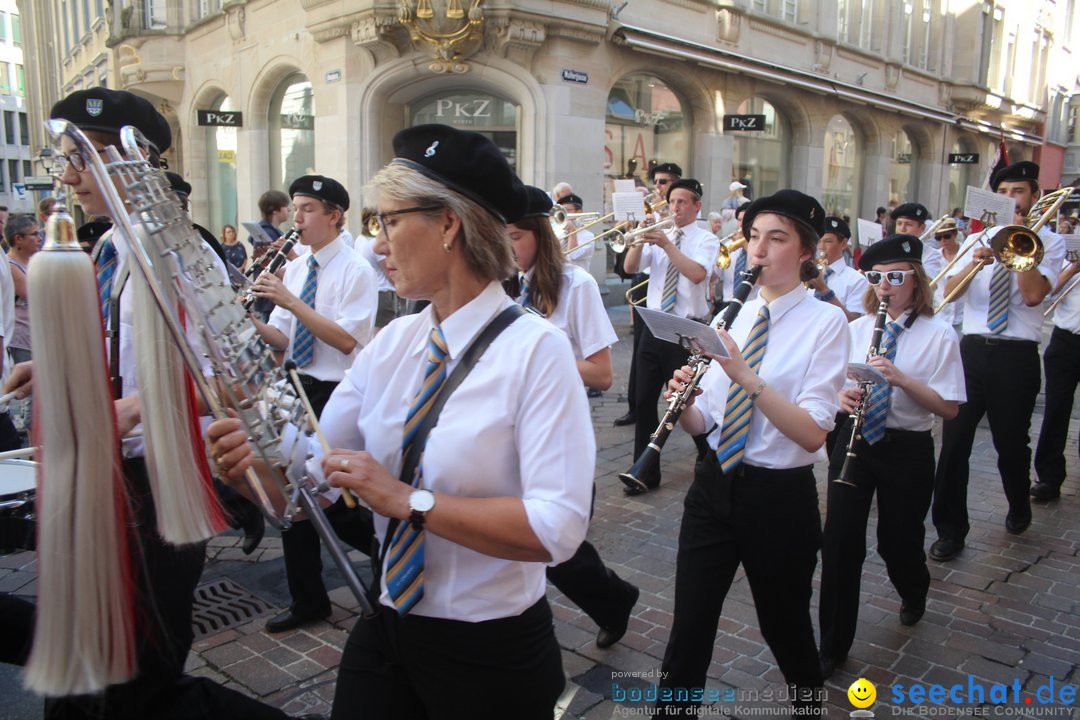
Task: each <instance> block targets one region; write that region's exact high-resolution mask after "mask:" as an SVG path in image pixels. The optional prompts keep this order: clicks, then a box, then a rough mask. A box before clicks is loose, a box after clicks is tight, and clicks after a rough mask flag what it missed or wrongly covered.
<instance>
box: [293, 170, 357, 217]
mask: <svg viewBox="0 0 1080 720" xmlns="http://www.w3.org/2000/svg"><path fill="white" fill-rule="evenodd" d="M294 195H305V196H307V197H313V198H315V199H317V200H325V201H326V202H328V203H330V204H331V205H337V206H338V207H339V208H341V211H342V212H344V211H346V210H348V209H349V191H348V190H346V189H345V186H344V185H342V184H341V183H339V182H338V181H337V180H335V179H334V178H328V177H326V176H325V175H304V176H303V177H298V178H296V179H295V180H293V181H292V185H290V186H289V197H293V196H294Z"/></svg>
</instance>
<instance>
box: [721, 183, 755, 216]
mask: <svg viewBox="0 0 1080 720" xmlns="http://www.w3.org/2000/svg"><path fill="white" fill-rule="evenodd" d="M745 189H746V185H743V184H742V183H741V182H739V181H738V180H735V181H734V182H732V183H731V184H730V185H728V192H730V193H731V194H730V195H728V196H727V199H726V200H724V204H723V205H721V206H720V207H721V209H724V210H738V209H739V208H741V207H742V206H743V205H745V204H746V203H748V202H750V200H749V199H747V198H745V197H743V190H745Z"/></svg>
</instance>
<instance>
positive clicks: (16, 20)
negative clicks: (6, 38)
mask: <svg viewBox="0 0 1080 720" xmlns="http://www.w3.org/2000/svg"><path fill="white" fill-rule="evenodd" d="M11 42H13V43H14V44H15V45H22V18H20V17H19V16H18V15H12V16H11Z"/></svg>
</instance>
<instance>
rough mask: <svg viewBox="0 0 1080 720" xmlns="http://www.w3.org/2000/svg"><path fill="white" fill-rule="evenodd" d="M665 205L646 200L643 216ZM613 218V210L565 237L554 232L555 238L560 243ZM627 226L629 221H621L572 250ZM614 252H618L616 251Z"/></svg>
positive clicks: (565, 251) (664, 202) (568, 252)
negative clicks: (653, 203)
mask: <svg viewBox="0 0 1080 720" xmlns="http://www.w3.org/2000/svg"><path fill="white" fill-rule="evenodd" d="M666 205H667V200H661V201H660V202H658V203H656V204H655V205H652V204H650V203H649V201H648V200H645V214H646V215H650V214H653V213H656V212H659V211H660V210H661V209H662V208H663V207H664V206H666ZM613 217H615V211H614V210H612V211H611V212H609V213H608V214H607V215H601V216H600V217H598V218H596V219H595V220H593V221H592V222H589V223H586V224H585V225H582V226H581V227H575V228H574V229H573V230H571V231H570V232H568V233H566V234H565V235H560V234H559V232H558V231H557V230H556V232H555V236H556V237H558V238H559V241H560V242H561V241H563V240H565V239H566V238H568V237H570V236H571V235H573V234H575V233H579V232H581V231H582V230H588V229H589V228H591V227H592V226H593V225H599V224H600V223H603V222H607V221H608V220H610V219H611V218H613ZM629 224H630V221H629V220H623V221H622V222H620V223H619V224H618V225H616V226H615V227H613V228H611V229H609V230H605V231H604V232H602V233H597V234H596V235H594V236H592V237H591V238H589V239H588V240H586V241H585V242H583V243H581V245H578V246H577V248H574V250H577V249H578V248H580V247H582V246H584V245H588V244H589V243H591V242H596V241H597V240H599V239H600V238H603V237H604V236H606V235H608V234H610V233H611V232H613V231H619V232H621V230H622V228H623V226H625V225H629ZM571 252H573V250H564V251H563V254H564V255H569V254H570V253H571ZM616 252H620V251H616Z"/></svg>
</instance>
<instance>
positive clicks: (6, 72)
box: [0, 0, 40, 213]
mask: <svg viewBox="0 0 1080 720" xmlns="http://www.w3.org/2000/svg"><path fill="white" fill-rule="evenodd" d="M38 170H40V168H38ZM34 173H35V167H34V163H33V160H32V158H31V156H30V119H29V117H28V115H27V100H26V72H25V68H24V66H23V30H22V18H21V17H20V16H19V11H18V8H17V7H16V6H15V1H14V0H0V205H2V206H5V207H7V208H8V210H9V211H10V212H12V213H16V212H33V211H34V197H33V193H28V192H27V191H26V189H25V187H24V186H23V180H24V179H25V178H27V177H29V176H32V175H34Z"/></svg>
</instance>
